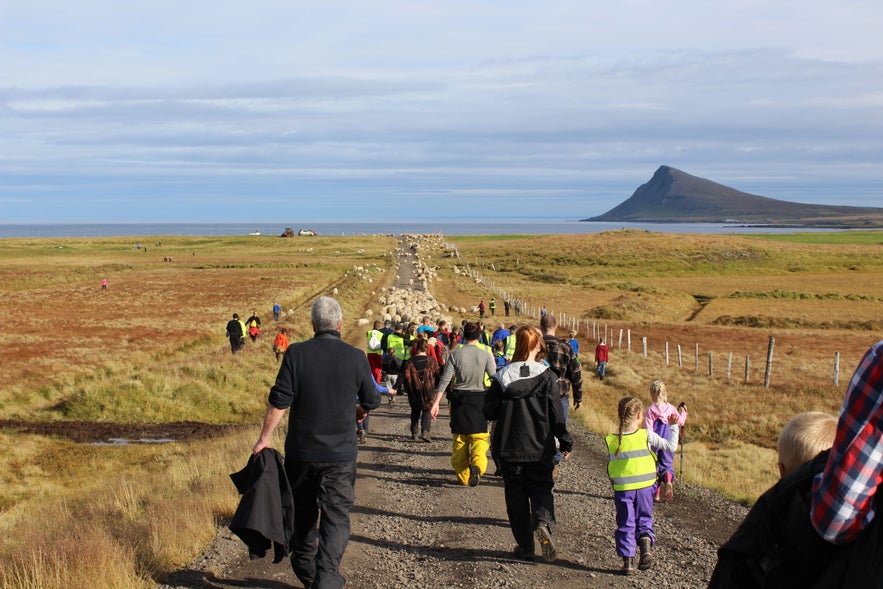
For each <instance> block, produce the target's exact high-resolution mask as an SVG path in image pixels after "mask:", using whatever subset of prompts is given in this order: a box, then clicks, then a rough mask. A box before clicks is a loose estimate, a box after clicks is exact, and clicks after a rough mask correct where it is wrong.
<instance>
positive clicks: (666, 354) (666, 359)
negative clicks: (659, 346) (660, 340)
mask: <svg viewBox="0 0 883 589" xmlns="http://www.w3.org/2000/svg"><path fill="white" fill-rule="evenodd" d="M665 365H666V366H668V342H665Z"/></svg>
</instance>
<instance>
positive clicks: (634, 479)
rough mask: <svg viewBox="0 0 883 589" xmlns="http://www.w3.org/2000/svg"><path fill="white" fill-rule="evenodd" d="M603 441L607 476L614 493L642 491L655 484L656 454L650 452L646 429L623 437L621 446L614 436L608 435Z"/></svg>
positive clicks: (617, 437)
mask: <svg viewBox="0 0 883 589" xmlns="http://www.w3.org/2000/svg"><path fill="white" fill-rule="evenodd" d="M604 439H605V441H606V442H607V451H608V452H609V456H608V462H607V476H609V477H610V482H612V483H613V490H614V491H632V490H634V489H643V488H645V487H650V486H652V485H653V483H655V482H656V454H654V453H653V451H652V450H650V442H648V441H647V430H646V429H639V430H638V431H636V432H634V433H631V434H625V435H623V436H622V445H621V446H620V443H619V436H618V435H616V434H608V435H607V436H606V437H605V438H604ZM617 447H619V454H616V449H617Z"/></svg>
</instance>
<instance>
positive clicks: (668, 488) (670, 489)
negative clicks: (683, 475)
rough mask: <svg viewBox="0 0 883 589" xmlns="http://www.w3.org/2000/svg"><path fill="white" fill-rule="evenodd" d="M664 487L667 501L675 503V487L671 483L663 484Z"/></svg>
mask: <svg viewBox="0 0 883 589" xmlns="http://www.w3.org/2000/svg"><path fill="white" fill-rule="evenodd" d="M662 486H663V487H664V490H663V493H664V494H665V500H666V501H674V500H675V490H674V486H673V485H672V484H671V483H670V482H668V483H663V484H662Z"/></svg>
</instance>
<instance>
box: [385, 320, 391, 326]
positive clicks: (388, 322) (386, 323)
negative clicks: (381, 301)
mask: <svg viewBox="0 0 883 589" xmlns="http://www.w3.org/2000/svg"><path fill="white" fill-rule="evenodd" d="M383 324H384V325H392V321H390V320H389V319H387V320H386V321H384V322H383Z"/></svg>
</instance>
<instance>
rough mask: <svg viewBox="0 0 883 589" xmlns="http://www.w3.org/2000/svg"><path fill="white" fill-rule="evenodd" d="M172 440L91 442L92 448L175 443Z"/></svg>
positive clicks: (141, 439) (118, 439)
mask: <svg viewBox="0 0 883 589" xmlns="http://www.w3.org/2000/svg"><path fill="white" fill-rule="evenodd" d="M177 441H178V440H176V439H174V438H139V439H137V440H128V439H126V438H108V439H107V441H106V442H92V444H91V445H92V446H128V445H129V444H169V443H172V442H177Z"/></svg>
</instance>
